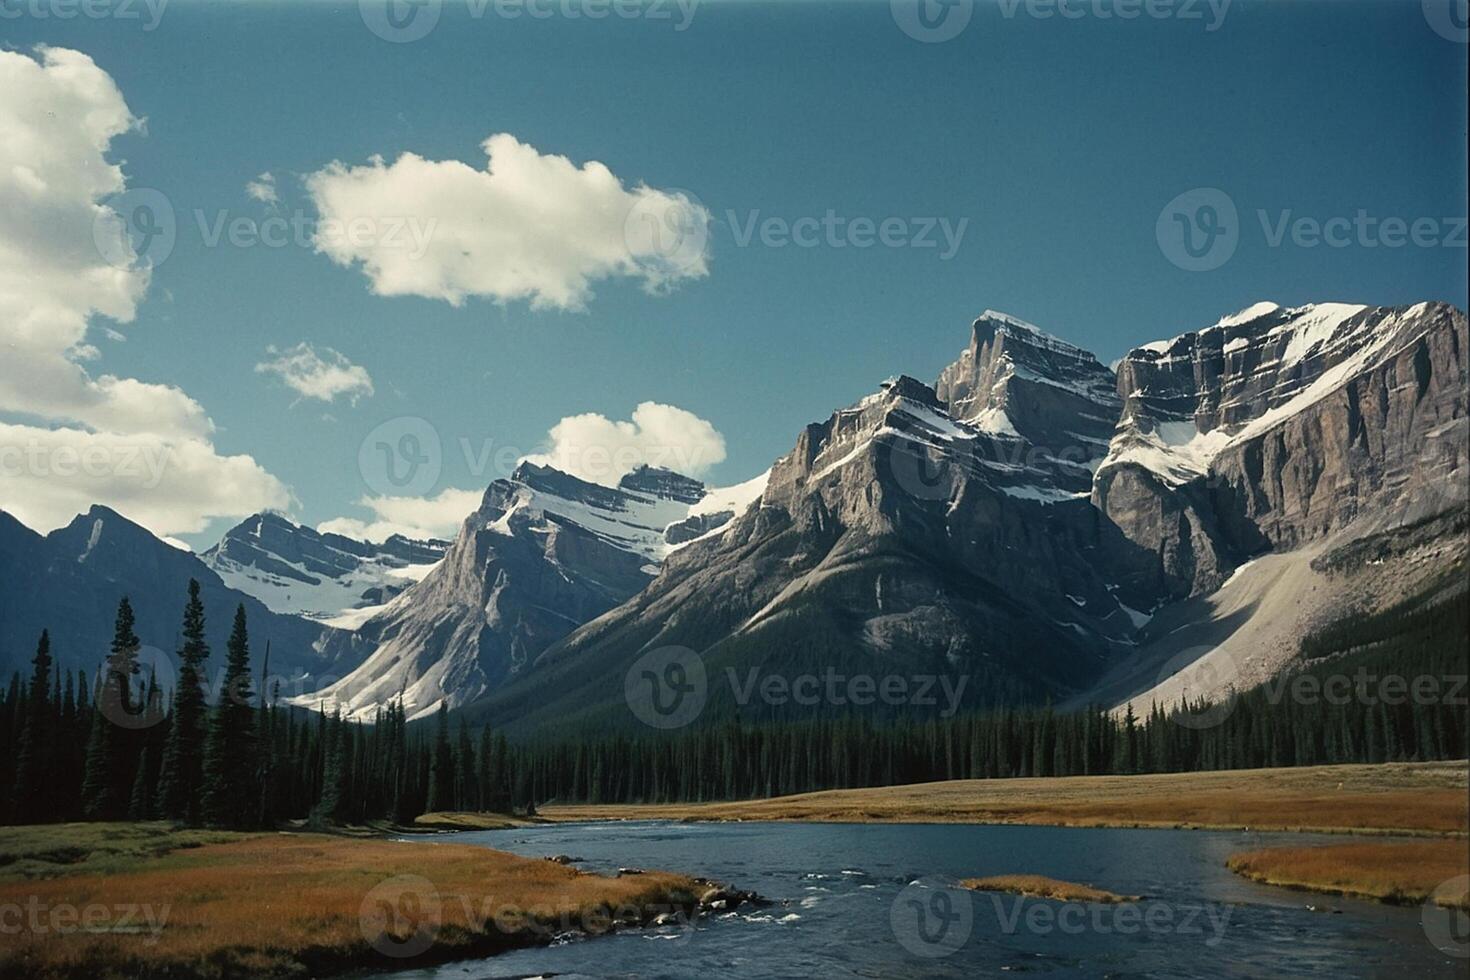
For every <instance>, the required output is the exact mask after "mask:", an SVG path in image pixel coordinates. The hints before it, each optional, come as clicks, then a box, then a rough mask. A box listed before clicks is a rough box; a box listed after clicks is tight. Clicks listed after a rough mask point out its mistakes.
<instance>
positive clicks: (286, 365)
mask: <svg viewBox="0 0 1470 980" xmlns="http://www.w3.org/2000/svg"><path fill="white" fill-rule="evenodd" d="M265 352H266V353H267V354H270V355H275V356H274V357H273V358H272V359H271V360H268V361H262V362H261V363H259V364H257V365H255V370H256V371H257V372H259V373H261V374H274V375H275V376H276V377H278V378H280V379H281V381H283V382H284V383H285V385H286V387H288V388H290V389H291V390H292V391H294V392H296V393H297V394H298V395H300V396H301V397H302V398H315V399H317V400H318V401H324V402H330V401H333V400H335V399H336V398H337V397H338V396H344V397H346V398H347V399H348V400H349V401H350V402H352V404H354V405H356V404H357V400H358V399H359V398H363V397H372V394H373V379H372V378H371V377H370V376H369V375H368V373H367V369H366V368H364V367H362V366H360V365H357V364H353V363H352V362H351V361H349V360H348V359H347V358H346V357H344V356H343V355H342V354H340V353H338V352H337V351H334V350H332V348H330V347H323V348H322V352H321V353H320V354H319V353H317V351H316V349H315V348H313V347H312V346H311V345H310V344H308V343H305V342H302V343H300V344H297V345H296V346H295V347H292V348H289V349H287V350H277V349H276V348H274V347H267V348H266V350H265Z"/></svg>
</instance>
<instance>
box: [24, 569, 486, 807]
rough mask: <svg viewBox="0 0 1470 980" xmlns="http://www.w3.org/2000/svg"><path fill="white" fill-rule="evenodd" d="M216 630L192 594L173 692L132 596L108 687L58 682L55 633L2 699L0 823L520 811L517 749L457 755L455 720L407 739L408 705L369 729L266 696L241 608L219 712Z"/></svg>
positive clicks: (78, 679)
mask: <svg viewBox="0 0 1470 980" xmlns="http://www.w3.org/2000/svg"><path fill="white" fill-rule="evenodd" d="M204 622H205V620H204V607H203V604H202V603H201V601H200V599H199V586H198V583H196V582H191V583H190V584H189V594H188V600H187V602H186V604H185V607H184V614H183V628H182V631H181V635H182V644H181V647H180V649H179V652H178V664H179V667H178V676H177V682H176V683H175V684H174V686H173V690H172V691H171V692H170V691H165V690H164V689H163V688H162V687H161V686H160V684H159V681H158V678H157V677H156V676H154V675H152V674H149V675H148V676H142V670H141V667H140V665H139V663H138V653H139V650H140V646H141V645H140V643H139V640H138V637H137V634H136V632H135V625H136V624H135V622H134V617H133V610H132V606H131V605H130V603H129V602H128V600H127V599H126V598H124V599H123V600H122V601H121V602H120V603H119V604H118V610H117V621H116V626H115V629H114V634H113V639H112V644H111V647H110V652H109V654H108V657H107V659H106V661H105V662H104V663H103V665H102V667H101V669H100V670H99V672H98V676H97V677H95V678H90V679H89V678H88V676H87V674H86V673H85V672H78V673H76V674H72V673H70V672H63V671H61V670H60V669H59V668H58V667H57V666H56V663H55V660H54V658H53V656H52V654H51V644H50V637H49V635H48V634H47V633H45V632H43V633H42V634H41V636H40V638H39V640H38V642H37V646H36V651H35V656H34V657H33V659H32V661H31V667H32V669H31V673H30V676H29V678H28V679H22V678H21V676H20V675H19V674H17V675H15V676H14V677H12V679H11V681H10V684H9V686H8V688H7V689H6V690H5V691H4V692H3V694H0V786H5V787H12V788H13V792H10V793H6V794H0V820H3V821H4V822H6V823H47V822H57V821H67V820H121V819H129V820H149V819H166V820H173V821H177V822H179V823H183V824H189V825H200V826H212V827H226V828H234V829H252V828H269V827H274V826H278V825H280V824H281V823H283V822H286V821H289V820H303V819H304V820H309V821H311V822H313V823H316V824H346V823H363V822H366V821H372V820H390V821H397V822H400V823H410V822H412V820H413V819H414V818H415V817H417V816H418V815H419V814H421V813H424V812H425V811H426V810H429V809H438V810H451V809H469V810H478V809H495V810H507V809H510V808H511V807H512V806H513V805H514V803H515V801H514V800H513V798H512V795H513V794H512V791H513V789H514V782H513V779H514V773H513V769H512V767H511V766H510V765H509V763H508V761H507V759H508V757H509V754H510V749H509V746H508V744H507V742H506V740H505V738H504V737H503V736H502V737H492V734H491V732H490V729H489V728H485V729H483V730H481V731H480V732H479V734H478V740H477V743H476V744H475V745H474V746H472V745H471V743H470V739H469V734H468V732H467V731H466V730H465V729H464V727H463V726H461V727H460V731H459V739H458V743H457V744H451V741H450V738H449V723H448V718H447V714H446V713H445V712H444V711H441V712H440V714H439V717H438V724H437V730H436V731H435V732H433V733H432V735H431V734H429V733H410V732H409V726H408V725H407V723H406V720H405V718H404V713H403V710H402V707H401V705H399V704H397V703H394V704H390V705H389V706H387V707H385V708H384V709H382V710H381V711H379V712H378V714H377V717H376V718H375V719H374V722H373V723H372V724H359V723H355V722H350V721H348V720H346V719H344V718H342V717H340V716H338V715H336V714H333V715H327V714H325V713H321V712H313V711H308V710H306V709H303V708H295V707H291V706H287V705H283V704H280V703H279V700H278V698H277V696H276V692H274V691H272V692H264V691H258V690H256V689H255V687H254V685H253V683H252V676H251V651H250V637H249V632H248V627H247V623H246V619H245V610H244V607H243V606H242V607H240V608H238V609H236V611H235V617H234V625H233V628H232V630H231V633H230V637H229V641H228V643H227V645H226V651H225V658H224V663H223V667H222V671H223V673H222V677H221V678H220V686H219V690H220V693H219V696H218V697H217V698H216V699H215V700H216V703H215V704H214V705H210V704H208V703H207V698H206V693H205V692H206V684H205V673H206V671H207V670H208V669H209V661H210V658H211V651H210V649H209V646H208V644H207V643H206V641H205V639H204V635H205V630H204ZM268 656H269V655H268V651H267V656H266V658H263V660H262V667H261V672H260V676H261V678H262V683H263V682H264V681H263V679H264V678H265V676H266V675H267V671H268Z"/></svg>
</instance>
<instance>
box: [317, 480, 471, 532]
mask: <svg viewBox="0 0 1470 980" xmlns="http://www.w3.org/2000/svg"><path fill="white" fill-rule="evenodd" d="M483 496H484V493H483V492H482V491H479V490H456V489H454V488H453V487H450V488H448V489H446V490H443V491H441V492H440V493H439V494H438V496H435V497H363V498H362V499H361V500H359V501H358V503H359V504H361V505H362V506H363V507H366V508H367V509H368V510H371V511H372V512H373V517H374V519H373V520H371V521H363V520H358V519H357V518H354V517H338V518H334V519H333V520H330V521H324V522H322V523H321V524H318V525H317V530H318V531H320V532H322V533H323V534H326V533H329V532H330V533H335V534H345V535H346V536H347V537H349V538H358V539H360V540H363V541H372V542H379V541H383V540H385V539H386V538H388V537H390V536H392V535H394V534H402V535H404V536H405V537H410V538H453V537H454V536H455V534H456V533H458V531H459V526H460V525H461V524H463V523H464V519H465V518H466V517H468V516H469V515H470V514H471V513H473V512H474V511H475V509H476V508H478V507H479V506H480V500H481V498H482V497H483Z"/></svg>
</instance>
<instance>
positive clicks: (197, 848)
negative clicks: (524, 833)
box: [0, 823, 763, 980]
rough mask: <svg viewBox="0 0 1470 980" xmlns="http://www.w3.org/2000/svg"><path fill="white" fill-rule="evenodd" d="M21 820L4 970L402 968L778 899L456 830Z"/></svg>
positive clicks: (4, 892)
mask: <svg viewBox="0 0 1470 980" xmlns="http://www.w3.org/2000/svg"><path fill="white" fill-rule="evenodd" d="M6 831H7V834H6V837H5V840H4V843H3V845H0V850H3V854H0V908H5V909H11V910H13V911H14V913H15V915H13V916H11V918H12V919H13V918H15V916H20V917H21V919H22V924H21V928H20V931H19V932H18V933H17V934H16V935H14V936H11V937H9V941H7V943H6V944H5V945H4V946H3V947H0V978H10V977H16V978H20V977H26V978H33V977H34V978H51V980H73V978H81V977H87V978H89V980H91V978H96V980H112V978H116V980H123V978H129V977H134V976H139V975H157V976H195V975H210V976H300V975H310V976H327V975H334V976H335V975H341V974H354V973H369V972H373V971H384V970H389V971H391V970H398V969H410V968H415V967H420V966H427V965H434V964H442V963H449V962H456V961H463V960H473V959H478V958H482V957H488V956H493V955H496V954H499V953H504V952H508V951H510V950H513V949H520V948H526V947H533V946H539V945H546V944H549V943H552V942H554V941H555V940H556V939H557V938H558V937H560V936H565V935H568V934H582V935H585V936H587V937H598V936H603V935H607V934H610V933H613V932H617V931H620V930H624V929H630V928H640V929H641V928H649V927H654V928H658V927H685V926H687V925H688V924H689V923H690V922H692V921H694V920H696V919H698V918H699V917H701V916H703V915H705V914H707V913H710V912H718V911H725V910H728V909H733V908H737V907H740V906H743V905H745V904H754V905H759V904H763V900H762V899H760V898H759V897H758V896H756V895H755V894H753V893H751V892H746V891H741V890H739V889H736V888H732V887H729V886H726V885H722V884H720V883H717V882H714V881H710V880H708V879H706V878H701V877H695V876H692V875H685V874H675V873H670V872H663V871H652V870H649V871H638V872H631V871H630V872H627V873H619V874H616V875H610V876H609V875H602V874H596V873H593V872H588V871H583V870H581V869H578V868H575V867H569V866H567V865H566V864H564V863H562V862H560V861H558V860H554V859H550V858H537V857H521V856H518V855H514V854H510V853H508V852H504V851H496V850H492V849H490V848H485V847H479V846H476V845H469V844H454V843H451V842H448V841H445V842H436V844H435V846H433V847H414V846H412V845H410V846H407V847H406V846H404V842H397V841H390V840H386V839H383V838H382V837H370V836H362V835H358V834H346V835H329V834H316V833H295V832H290V831H282V832H274V833H249V834H229V833H216V832H208V831H192V830H179V829H175V828H173V827H171V826H169V825H167V824H162V823H145V824H51V825H31V826H23V827H7V828H6ZM415 843H417V842H415ZM139 896H146V900H145V901H143V902H141V904H140V899H139Z"/></svg>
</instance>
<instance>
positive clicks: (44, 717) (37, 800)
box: [15, 630, 59, 823]
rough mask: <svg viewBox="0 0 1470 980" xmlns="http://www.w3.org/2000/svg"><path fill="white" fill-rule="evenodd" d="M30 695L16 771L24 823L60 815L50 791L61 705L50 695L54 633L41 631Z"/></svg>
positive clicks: (17, 805)
mask: <svg viewBox="0 0 1470 980" xmlns="http://www.w3.org/2000/svg"><path fill="white" fill-rule="evenodd" d="M31 664H32V666H33V668H34V669H33V670H32V671H31V688H30V696H29V698H28V699H27V701H26V705H25V708H26V716H25V726H24V727H23V728H22V729H21V733H20V748H19V751H18V753H17V758H16V771H15V815H16V819H17V821H18V822H20V823H40V822H41V821H43V820H53V819H56V814H55V808H54V807H53V806H52V805H51V804H52V802H53V794H52V793H51V792H50V786H51V779H50V776H49V775H48V770H50V769H51V765H50V763H51V760H52V758H53V751H52V750H53V749H54V747H55V746H56V744H57V743H56V742H55V741H54V739H53V732H52V724H51V722H52V716H53V713H54V711H55V710H56V708H57V707H59V706H53V705H52V704H51V702H50V700H49V699H48V697H47V693H46V692H47V688H48V686H49V685H50V682H51V634H50V633H49V632H47V631H46V630H42V631H41V639H40V640H39V641H38V642H37V644H36V656H35V658H34V659H33V660H32V661H31Z"/></svg>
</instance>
